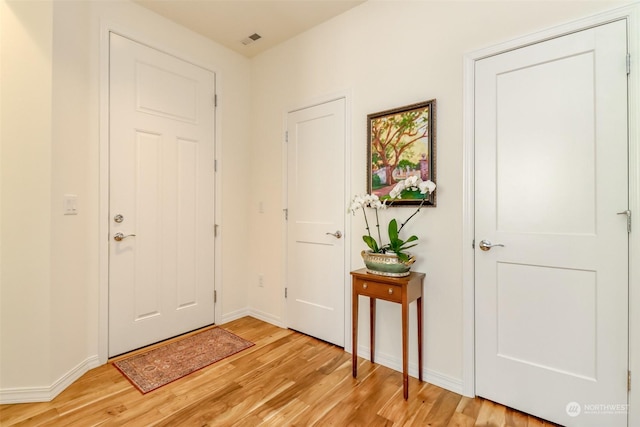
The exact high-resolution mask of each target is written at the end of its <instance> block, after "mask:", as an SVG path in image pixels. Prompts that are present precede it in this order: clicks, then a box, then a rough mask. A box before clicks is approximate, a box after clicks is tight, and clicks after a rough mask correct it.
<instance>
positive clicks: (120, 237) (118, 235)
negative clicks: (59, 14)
mask: <svg viewBox="0 0 640 427" xmlns="http://www.w3.org/2000/svg"><path fill="white" fill-rule="evenodd" d="M127 237H135V234H127V235H124V234H122V233H116V234H114V235H113V240H115V241H116V242H120V241H122V240H124V239H126V238H127Z"/></svg>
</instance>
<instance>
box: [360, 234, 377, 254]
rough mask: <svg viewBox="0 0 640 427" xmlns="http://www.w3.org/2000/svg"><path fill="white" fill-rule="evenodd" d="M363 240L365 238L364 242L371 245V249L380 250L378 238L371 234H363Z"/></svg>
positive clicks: (373, 250)
mask: <svg viewBox="0 0 640 427" xmlns="http://www.w3.org/2000/svg"><path fill="white" fill-rule="evenodd" d="M362 240H364V242H365V243H366V244H367V246H369V249H371V251H372V252H375V253H377V252H379V249H378V242H376V239H374V238H373V237H371V236H366V235H365V236H362Z"/></svg>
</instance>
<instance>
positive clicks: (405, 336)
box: [402, 297, 409, 400]
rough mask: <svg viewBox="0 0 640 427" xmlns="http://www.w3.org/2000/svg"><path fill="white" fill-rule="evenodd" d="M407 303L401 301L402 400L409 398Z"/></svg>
mask: <svg viewBox="0 0 640 427" xmlns="http://www.w3.org/2000/svg"><path fill="white" fill-rule="evenodd" d="M408 305H409V303H408V302H407V299H406V297H405V298H404V299H403V300H402V389H403V392H404V400H407V399H408V398H409V360H408V354H407V353H409V336H408V331H409V307H408Z"/></svg>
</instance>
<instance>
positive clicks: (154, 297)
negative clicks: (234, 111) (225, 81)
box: [109, 34, 215, 356]
mask: <svg viewBox="0 0 640 427" xmlns="http://www.w3.org/2000/svg"><path fill="white" fill-rule="evenodd" d="M110 43H111V44H110V74H109V78H110V83H109V85H110V88H109V96H110V100H109V115H110V128H109V131H110V136H109V141H110V142H109V146H110V153H109V164H110V183H109V185H110V193H109V212H110V213H109V221H110V233H109V241H110V252H109V355H110V356H114V355H117V354H121V353H123V352H127V351H129V350H133V349H136V348H139V347H142V346H145V345H148V344H151V343H154V342H157V341H160V340H163V339H166V338H169V337H172V336H175V335H179V334H181V333H184V332H188V331H190V330H193V329H196V328H199V327H202V326H206V325H209V324H212V323H213V322H214V304H213V303H214V301H213V292H214V270H213V261H214V105H213V94H214V91H215V75H214V74H213V73H212V72H210V71H207V70H204V69H202V68H200V67H197V66H194V65H192V64H189V63H187V62H185V61H182V60H180V59H177V58H175V57H173V56H170V55H167V54H164V53H162V52H159V51H157V50H154V49H151V48H149V47H147V46H144V45H141V44H139V43H136V42H134V41H131V40H129V39H126V38H124V37H121V36H118V35H115V34H111V40H110ZM119 233H121V235H122V237H118V236H120V234H119Z"/></svg>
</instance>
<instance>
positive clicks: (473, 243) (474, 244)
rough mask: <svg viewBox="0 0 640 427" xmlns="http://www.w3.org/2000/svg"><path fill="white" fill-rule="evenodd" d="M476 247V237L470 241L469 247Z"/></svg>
mask: <svg viewBox="0 0 640 427" xmlns="http://www.w3.org/2000/svg"><path fill="white" fill-rule="evenodd" d="M475 248H476V239H473V241H472V242H471V249H475Z"/></svg>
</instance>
